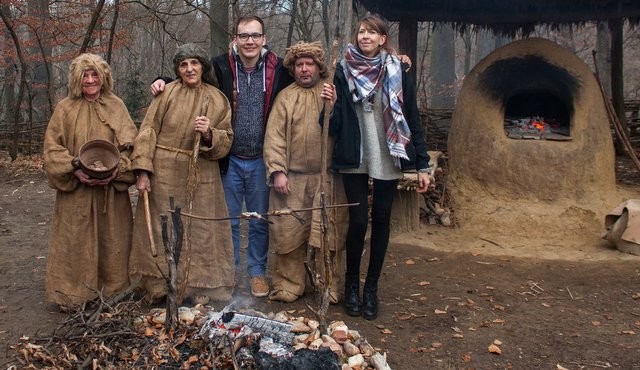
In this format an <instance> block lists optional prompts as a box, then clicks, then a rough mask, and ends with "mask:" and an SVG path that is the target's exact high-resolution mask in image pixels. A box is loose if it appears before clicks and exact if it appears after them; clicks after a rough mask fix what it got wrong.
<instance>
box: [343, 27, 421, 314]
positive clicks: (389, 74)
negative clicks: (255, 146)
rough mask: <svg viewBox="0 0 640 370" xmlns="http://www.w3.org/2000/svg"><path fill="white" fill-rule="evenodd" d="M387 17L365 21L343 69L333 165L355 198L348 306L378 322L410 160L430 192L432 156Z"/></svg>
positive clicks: (349, 195) (350, 199) (349, 197)
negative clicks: (394, 213)
mask: <svg viewBox="0 0 640 370" xmlns="http://www.w3.org/2000/svg"><path fill="white" fill-rule="evenodd" d="M388 31H389V28H388V26H387V24H386V22H385V21H384V20H383V19H381V18H380V17H378V16H375V15H372V16H367V17H365V18H363V19H361V20H360V21H359V22H358V24H357V26H356V32H355V34H354V36H353V43H351V44H349V45H348V46H347V51H346V53H345V55H344V58H343V60H342V61H341V62H340V64H339V65H338V66H337V70H336V76H335V80H334V83H335V85H336V89H337V92H338V100H337V102H336V105H335V107H334V109H333V116H332V119H331V133H332V135H333V136H334V137H335V146H334V150H333V158H332V160H333V163H332V168H333V169H334V170H337V171H339V172H340V173H342V179H343V183H344V188H345V193H346V195H347V200H348V202H349V203H359V205H358V206H355V207H350V208H349V229H348V232H347V239H346V251H347V253H346V259H347V269H346V274H345V298H344V305H345V311H346V312H347V314H349V315H351V316H360V315H362V316H363V317H364V318H365V319H367V320H373V319H375V318H376V317H377V315H378V296H377V291H378V280H379V278H380V274H381V272H382V265H383V262H384V257H385V254H386V251H387V245H388V243H389V223H390V219H391V207H392V205H393V199H394V195H395V193H396V189H397V182H398V179H399V178H401V177H402V170H403V163H406V161H408V160H409V153H410V152H411V149H415V159H414V160H415V161H414V168H415V169H416V170H417V171H418V182H419V185H418V188H417V190H418V192H425V191H427V187H428V185H429V176H428V174H427V169H428V166H429V156H428V155H427V150H426V144H425V139H424V129H423V128H422V124H421V122H420V115H419V113H418V107H417V103H416V97H415V90H414V87H413V83H412V81H411V79H410V78H409V76H408V75H407V74H406V73H405V72H404V71H403V68H402V66H401V63H400V60H399V59H398V57H397V56H396V54H395V52H394V51H393V49H391V48H390V47H388V44H387V41H388V37H389V33H388ZM369 178H371V179H372V182H373V188H372V197H371V198H372V204H371V248H370V252H369V253H370V255H369V265H368V269H367V275H366V280H365V284H364V290H363V293H362V301H361V300H360V296H359V292H360V260H361V257H362V251H363V248H364V239H365V234H366V232H367V226H368V221H369V203H368V194H369Z"/></svg>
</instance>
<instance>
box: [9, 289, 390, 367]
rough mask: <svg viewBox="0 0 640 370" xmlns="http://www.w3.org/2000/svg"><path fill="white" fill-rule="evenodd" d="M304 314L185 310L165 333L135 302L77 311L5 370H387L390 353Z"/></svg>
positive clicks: (159, 319)
mask: <svg viewBox="0 0 640 370" xmlns="http://www.w3.org/2000/svg"><path fill="white" fill-rule="evenodd" d="M303 313H304V310H302V311H295V310H288V311H281V312H278V313H275V314H274V313H268V314H264V313H261V312H258V311H255V310H243V311H240V310H239V311H235V310H233V308H232V306H227V307H225V308H224V309H222V310H221V311H215V310H214V308H213V307H211V306H203V305H196V306H194V307H180V308H179V309H178V317H179V325H178V326H177V328H176V329H175V331H170V332H168V331H167V330H166V329H165V320H166V310H165V309H160V308H153V309H150V310H146V311H143V310H142V309H141V305H140V304H139V303H138V302H134V301H124V302H121V303H119V304H117V305H115V306H113V307H109V308H107V309H104V308H102V307H101V308H99V309H96V310H89V309H78V310H77V311H75V312H69V313H68V317H67V318H66V319H65V320H64V321H63V322H62V323H61V324H60V325H59V327H58V328H56V329H55V330H54V331H53V333H52V334H51V335H50V336H48V337H22V338H21V339H20V342H19V343H18V344H16V345H13V346H11V347H10V348H11V349H12V351H13V358H14V359H15V361H14V364H15V365H12V366H9V368H8V369H25V368H30V369H40V368H54V369H71V368H83V369H85V368H93V369H116V368H117V369H121V368H154V369H196V368H197V369H212V368H215V369H281V368H288V369H307V368H322V369H325V368H326V369H389V365H388V364H387V362H386V355H383V354H381V353H380V352H379V350H377V349H375V348H373V347H372V346H371V344H369V343H368V341H367V340H366V339H365V338H364V337H362V336H361V335H360V334H359V333H358V332H357V331H355V330H350V329H349V328H348V326H347V324H346V323H345V322H343V321H336V322H332V323H330V324H329V325H328V327H327V328H324V329H323V328H321V327H320V324H319V323H318V321H316V320H313V319H309V318H307V317H304V316H302V314H303ZM319 366H320V367H319Z"/></svg>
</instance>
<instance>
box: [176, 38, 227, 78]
mask: <svg viewBox="0 0 640 370" xmlns="http://www.w3.org/2000/svg"><path fill="white" fill-rule="evenodd" d="M188 58H195V59H198V61H199V62H200V64H202V81H203V82H204V83H208V84H209V85H213V86H216V87H218V83H217V81H216V78H215V77H214V76H213V73H212V68H211V61H210V60H209V57H208V56H207V53H206V52H205V51H204V50H202V48H201V47H199V46H198V45H196V44H184V45H181V46H179V47H178V49H176V53H175V54H174V55H173V70H174V72H175V73H176V76H178V78H180V70H179V66H180V63H182V61H183V60H185V59H188Z"/></svg>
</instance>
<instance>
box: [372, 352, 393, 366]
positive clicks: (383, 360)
mask: <svg viewBox="0 0 640 370" xmlns="http://www.w3.org/2000/svg"><path fill="white" fill-rule="evenodd" d="M369 364H370V365H371V366H373V368H374V369H376V370H391V367H390V366H389V364H388V363H387V356H386V354H385V355H381V354H380V352H376V353H374V354H373V356H371V358H370V359H369Z"/></svg>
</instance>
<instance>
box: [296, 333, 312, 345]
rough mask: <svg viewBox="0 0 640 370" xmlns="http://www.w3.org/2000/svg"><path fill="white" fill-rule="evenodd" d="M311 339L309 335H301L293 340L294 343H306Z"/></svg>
mask: <svg viewBox="0 0 640 370" xmlns="http://www.w3.org/2000/svg"><path fill="white" fill-rule="evenodd" d="M308 338H309V334H299V335H296V336H295V337H294V338H293V343H295V344H298V343H304V342H306V340H307V339H308Z"/></svg>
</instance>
